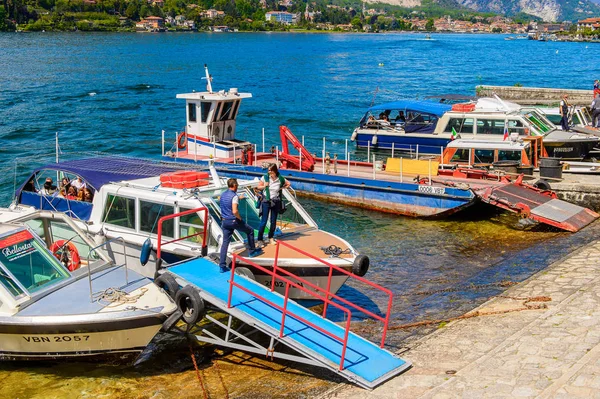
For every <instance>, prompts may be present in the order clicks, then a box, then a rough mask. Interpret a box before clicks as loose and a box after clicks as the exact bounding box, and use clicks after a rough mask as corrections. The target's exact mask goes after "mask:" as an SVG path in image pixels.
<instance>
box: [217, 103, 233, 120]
mask: <svg viewBox="0 0 600 399" xmlns="http://www.w3.org/2000/svg"><path fill="white" fill-rule="evenodd" d="M232 110H233V101H227V102H226V103H224V104H223V112H221V118H219V120H220V121H226V120H229V119H233V114H232Z"/></svg>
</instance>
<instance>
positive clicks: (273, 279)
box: [271, 240, 281, 291]
mask: <svg viewBox="0 0 600 399" xmlns="http://www.w3.org/2000/svg"><path fill="white" fill-rule="evenodd" d="M280 242H281V241H279V240H278V241H277V245H276V246H275V262H274V263H273V277H272V278H271V291H274V290H275V278H276V276H277V261H278V260H279V246H280V244H279V243H280Z"/></svg>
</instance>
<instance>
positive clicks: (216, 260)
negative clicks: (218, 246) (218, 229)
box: [206, 252, 233, 268]
mask: <svg viewBox="0 0 600 399" xmlns="http://www.w3.org/2000/svg"><path fill="white" fill-rule="evenodd" d="M206 257H207V258H208V259H209V260H211V261H213V262H214V263H216V264H217V265H218V264H219V262H220V261H221V254H219V253H217V252H211V253H209V254H208V255H207V256H206ZM232 263H233V261H232V260H231V258H230V257H229V256H228V257H227V259H225V265H226V266H227V267H229V268H231V264H232Z"/></svg>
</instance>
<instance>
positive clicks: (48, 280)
mask: <svg viewBox="0 0 600 399" xmlns="http://www.w3.org/2000/svg"><path fill="white" fill-rule="evenodd" d="M101 246H102V245H100V246H99V245H97V244H96V243H94V242H93V241H92V240H90V239H89V238H88V237H87V235H86V234H85V233H83V232H82V231H81V230H80V229H79V228H78V227H77V226H76V224H75V223H74V222H73V221H72V220H71V219H70V218H69V217H66V216H65V215H64V214H60V213H51V212H47V211H36V212H31V211H27V210H6V209H5V210H2V211H0V337H1V339H0V359H1V360H56V359H75V360H92V359H93V360H94V361H97V360H110V361H111V362H119V363H122V362H131V361H134V360H135V359H136V358H137V357H138V355H139V354H140V353H141V352H142V351H143V350H144V349H145V348H146V346H147V345H148V344H149V343H150V341H151V340H152V339H153V338H154V336H155V335H156V334H157V333H158V332H159V330H160V329H161V328H162V327H163V324H164V323H165V322H166V320H167V318H168V316H170V315H171V314H172V313H173V312H174V311H175V310H176V308H177V307H176V305H175V303H174V302H173V300H172V299H171V298H170V297H169V296H168V295H167V294H166V293H165V292H164V291H163V290H161V289H159V287H158V286H156V285H155V284H153V283H152V281H151V280H150V279H148V278H144V277H143V276H141V275H140V274H138V273H136V272H134V271H133V270H130V269H128V268H127V265H126V264H125V265H118V264H115V263H114V262H112V261H111V258H110V257H109V256H108V255H107V254H106V253H104V252H102V249H101V248H100V247H101ZM51 249H52V251H51Z"/></svg>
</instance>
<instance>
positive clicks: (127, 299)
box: [94, 287, 148, 308]
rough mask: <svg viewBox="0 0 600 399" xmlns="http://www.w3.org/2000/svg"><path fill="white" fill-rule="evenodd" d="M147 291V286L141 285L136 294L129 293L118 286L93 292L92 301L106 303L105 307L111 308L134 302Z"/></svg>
mask: <svg viewBox="0 0 600 399" xmlns="http://www.w3.org/2000/svg"><path fill="white" fill-rule="evenodd" d="M147 291H148V288H146V287H142V288H141V289H140V293H139V294H137V295H130V294H128V293H127V292H125V291H123V290H120V289H118V288H113V287H110V288H107V289H105V290H104V291H101V292H98V293H96V294H94V301H95V302H98V303H106V304H108V306H107V307H109V308H112V307H116V306H119V305H124V304H126V303H135V302H137V300H138V299H140V298H141V297H142V296H144V294H145V293H146V292H147Z"/></svg>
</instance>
